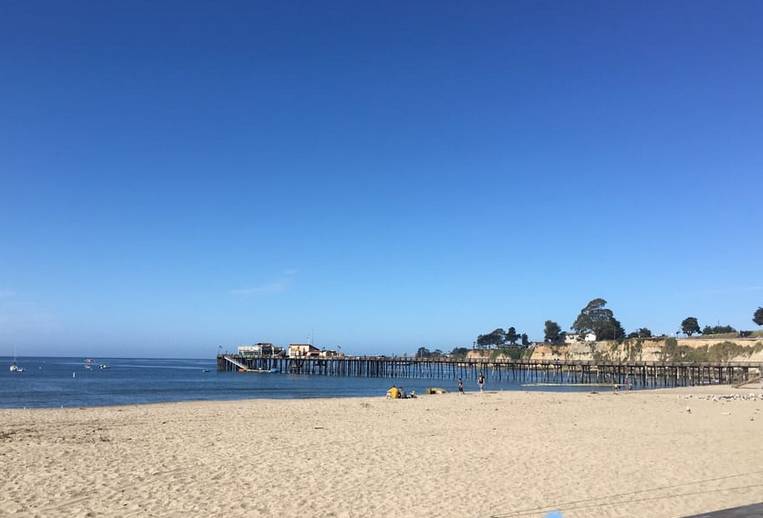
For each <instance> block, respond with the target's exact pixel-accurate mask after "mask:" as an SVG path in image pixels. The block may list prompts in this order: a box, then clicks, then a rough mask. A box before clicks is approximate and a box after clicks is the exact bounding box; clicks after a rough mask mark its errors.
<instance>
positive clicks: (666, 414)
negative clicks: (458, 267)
mask: <svg viewBox="0 0 763 518" xmlns="http://www.w3.org/2000/svg"><path fill="white" fill-rule="evenodd" d="M762 392H763V391H761V390H760V388H757V389H747V390H745V389H739V390H734V389H731V388H729V387H713V388H687V389H676V390H662V391H654V392H622V393H610V392H601V393H598V394H595V393H560V394H553V393H537V392H536V393H532V392H500V393H492V392H487V393H484V394H477V393H471V394H467V395H463V396H462V395H458V394H446V395H439V396H424V397H420V398H418V399H413V400H385V399H383V398H381V397H380V398H357V399H356V398H348V399H315V400H286V401H276V400H246V401H233V402H193V403H173V404H159V405H143V406H124V407H107V408H86V409H52V410H47V409H46V410H0V419H1V423H2V425H1V427H0V515H18V516H45V517H47V516H337V517H343V516H346V517H350V516H364V517H365V516H393V517H400V516H437V517H440V516H474V517H505V518H509V517H520V516H521V517H535V516H543V515H544V514H546V513H547V512H549V511H552V510H555V509H559V510H561V511H562V512H563V513H564V516H565V517H568V516H569V517H576V516H586V517H588V516H631V517H632V516H642V517H650V516H651V517H669V516H686V515H691V514H694V513H699V512H705V511H711V510H716V509H723V508H728V507H734V506H739V505H746V504H751V503H757V502H761V501H763V446H762V443H761V441H762V440H763V398H760V397H758V398H757V399H755V400H750V399H738V400H725V399H721V400H714V399H713V396H715V397H716V398H717V396H719V395H732V394H738V395H742V396H747V397H749V396H750V395H752V394H754V395H755V396H759V395H760V394H761V393H762Z"/></svg>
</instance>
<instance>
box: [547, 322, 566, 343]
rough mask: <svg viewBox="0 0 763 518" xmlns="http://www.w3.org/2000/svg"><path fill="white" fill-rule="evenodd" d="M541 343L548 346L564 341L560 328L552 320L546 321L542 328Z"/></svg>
mask: <svg viewBox="0 0 763 518" xmlns="http://www.w3.org/2000/svg"><path fill="white" fill-rule="evenodd" d="M543 341H544V342H546V343H549V344H558V343H560V342H562V341H564V338H563V336H562V328H561V327H559V324H557V323H556V322H554V321H553V320H546V324H545V326H544V328H543Z"/></svg>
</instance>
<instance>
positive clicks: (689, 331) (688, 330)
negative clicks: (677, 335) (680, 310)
mask: <svg viewBox="0 0 763 518" xmlns="http://www.w3.org/2000/svg"><path fill="white" fill-rule="evenodd" d="M681 332H682V333H684V334H685V335H686V336H691V335H693V334H694V333H700V332H701V331H700V330H699V322H698V321H697V319H696V318H695V317H686V318H684V319H683V322H681Z"/></svg>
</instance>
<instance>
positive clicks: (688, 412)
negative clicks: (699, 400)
mask: <svg viewBox="0 0 763 518" xmlns="http://www.w3.org/2000/svg"><path fill="white" fill-rule="evenodd" d="M686 413H687V414H691V408H689V407H688V406H687V407H686Z"/></svg>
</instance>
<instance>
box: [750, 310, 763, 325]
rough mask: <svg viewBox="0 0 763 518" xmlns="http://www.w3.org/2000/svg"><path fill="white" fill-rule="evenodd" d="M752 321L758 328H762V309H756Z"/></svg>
mask: <svg viewBox="0 0 763 518" xmlns="http://www.w3.org/2000/svg"><path fill="white" fill-rule="evenodd" d="M752 321H753V322H755V323H756V324H758V325H759V326H763V308H758V309H757V310H756V311H755V314H754V315H752Z"/></svg>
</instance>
